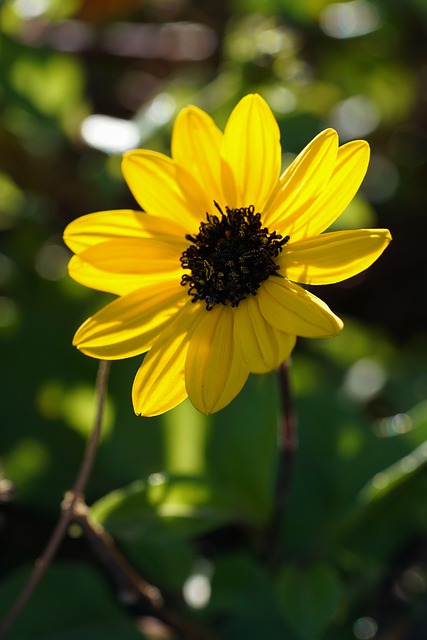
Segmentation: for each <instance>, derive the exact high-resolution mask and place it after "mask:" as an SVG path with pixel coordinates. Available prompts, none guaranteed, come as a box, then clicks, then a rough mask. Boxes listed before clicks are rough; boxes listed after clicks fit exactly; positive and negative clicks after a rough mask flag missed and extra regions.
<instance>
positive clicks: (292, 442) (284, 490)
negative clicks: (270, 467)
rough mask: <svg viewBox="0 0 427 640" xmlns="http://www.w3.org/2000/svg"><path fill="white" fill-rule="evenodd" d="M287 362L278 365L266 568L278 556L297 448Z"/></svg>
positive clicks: (288, 363) (288, 364)
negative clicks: (276, 454) (275, 444)
mask: <svg viewBox="0 0 427 640" xmlns="http://www.w3.org/2000/svg"><path fill="white" fill-rule="evenodd" d="M289 368H290V361H289V360H286V361H285V362H284V363H283V364H282V365H280V367H279V369H278V371H277V373H278V378H279V390H280V402H281V413H280V416H279V424H278V452H279V458H278V469H277V480H276V494H275V503H274V508H273V514H272V517H271V520H270V525H269V528H268V530H267V536H266V543H267V545H266V549H267V555H268V558H269V561H270V564H271V565H272V566H274V565H275V564H276V563H277V560H278V556H279V552H280V549H279V547H280V529H281V527H282V524H283V520H284V516H285V511H286V507H287V504H288V501H289V489H290V484H291V477H292V471H293V461H294V454H295V450H296V449H297V447H298V440H297V431H296V427H297V421H296V416H295V412H294V406H293V400H292V392H291V386H290V381H289Z"/></svg>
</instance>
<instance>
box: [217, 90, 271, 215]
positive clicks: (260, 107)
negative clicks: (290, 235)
mask: <svg viewBox="0 0 427 640" xmlns="http://www.w3.org/2000/svg"><path fill="white" fill-rule="evenodd" d="M222 160H223V162H222V178H223V189H224V197H225V202H224V203H223V204H225V205H228V206H229V207H232V208H233V207H248V206H250V205H251V204H252V205H254V206H255V210H256V211H262V209H263V208H264V205H265V203H266V201H267V199H268V197H269V195H270V193H271V191H272V189H273V187H274V186H275V185H276V183H277V181H278V179H279V174H280V165H281V149H280V131H279V127H278V125H277V122H276V120H275V118H274V116H273V114H272V112H271V109H270V107H269V106H268V105H267V103H266V102H265V101H264V100H263V99H262V98H261V96H259V95H257V94H252V95H248V96H246V97H244V98H243V99H242V100H240V102H239V103H238V104H237V106H236V107H235V108H234V110H233V112H232V113H231V115H230V118H229V120H228V122H227V126H226V128H225V131H224V137H223V144H222ZM220 204H221V203H220Z"/></svg>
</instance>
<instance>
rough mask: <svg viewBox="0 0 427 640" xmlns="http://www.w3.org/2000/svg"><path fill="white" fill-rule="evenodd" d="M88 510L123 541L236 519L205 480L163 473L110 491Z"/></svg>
mask: <svg viewBox="0 0 427 640" xmlns="http://www.w3.org/2000/svg"><path fill="white" fill-rule="evenodd" d="M91 512H92V516H93V517H94V518H95V519H96V520H97V521H98V522H100V523H102V524H103V525H104V526H105V527H106V528H107V529H108V530H109V531H110V532H111V533H112V534H113V535H115V536H118V537H121V538H123V539H127V540H135V539H137V538H138V537H139V536H146V537H159V536H169V535H173V536H194V535H198V534H201V533H204V532H207V531H210V530H212V529H215V528H217V527H218V526H220V525H222V524H224V523H225V522H227V521H230V520H233V519H235V518H236V515H235V514H234V513H233V511H232V510H231V509H230V508H229V507H228V506H227V504H226V503H224V500H223V499H222V497H221V496H219V495H216V494H214V492H213V489H212V486H211V484H210V483H209V482H208V481H207V480H206V479H204V478H195V477H182V476H169V477H168V476H165V475H164V474H153V475H152V476H150V478H149V482H144V481H142V480H137V481H136V482H133V483H132V484H130V485H128V486H127V487H124V488H123V489H118V490H116V491H112V492H111V493H109V494H107V495H106V496H104V497H103V498H101V500H98V502H96V503H95V504H94V505H93V507H92V510H91Z"/></svg>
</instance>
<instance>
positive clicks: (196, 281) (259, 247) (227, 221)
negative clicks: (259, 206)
mask: <svg viewBox="0 0 427 640" xmlns="http://www.w3.org/2000/svg"><path fill="white" fill-rule="evenodd" d="M215 206H216V208H217V209H218V211H219V213H220V214H221V217H219V216H216V215H210V214H209V213H207V214H206V219H207V222H202V223H201V224H200V227H199V233H197V234H195V235H193V236H192V235H190V234H188V235H186V236H185V237H186V239H187V240H189V241H190V242H191V245H190V246H189V247H188V249H186V250H185V251H184V252H183V254H182V256H181V264H182V267H183V269H189V270H190V273H185V274H184V275H183V276H182V279H181V284H182V285H183V286H187V285H188V287H189V289H188V294H189V295H191V296H193V300H192V301H193V302H196V301H197V300H203V301H204V302H205V303H206V309H207V310H208V311H210V310H211V309H213V307H214V306H215V305H216V304H219V303H221V304H227V303H230V304H231V306H232V307H237V305H238V304H239V302H240V301H241V300H243V299H244V298H246V297H247V296H248V295H255V294H256V291H257V289H258V288H259V286H260V284H261V282H263V281H264V280H266V279H267V278H268V277H269V276H271V275H275V276H279V274H278V273H277V272H278V270H279V265H278V264H276V262H275V260H274V258H276V257H277V256H278V255H279V253H280V252H281V251H282V248H283V246H284V245H285V244H286V242H287V241H288V240H289V236H285V237H284V238H282V236H281V235H279V234H278V233H276V232H273V233H269V231H268V229H267V228H266V227H262V226H261V214H260V213H255V207H254V206H253V205H251V206H249V207H241V208H238V209H230V208H229V207H226V213H224V212H223V211H222V209H221V207H220V206H219V204H218V203H217V202H215Z"/></svg>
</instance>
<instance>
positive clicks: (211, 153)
mask: <svg viewBox="0 0 427 640" xmlns="http://www.w3.org/2000/svg"><path fill="white" fill-rule="evenodd" d="M221 140H222V133H221V131H220V130H219V129H218V127H217V126H216V124H215V123H214V121H213V120H212V118H211V117H210V116H209V115H208V114H207V113H205V112H204V111H202V110H201V109H198V108H197V107H193V106H190V107H186V108H185V109H182V111H180V113H179V114H178V116H177V118H176V120H175V125H174V128H173V134H172V157H173V159H174V160H175V161H176V162H177V163H178V164H179V165H180V166H182V167H185V168H186V169H187V171H188V172H189V173H190V174H191V175H193V176H194V178H196V179H197V181H198V183H199V185H200V186H201V188H202V189H203V191H204V193H205V194H209V196H208V197H209V199H210V200H211V201H213V200H214V199H215V200H217V201H218V202H221V201H222V194H221V176H220V151H221Z"/></svg>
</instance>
